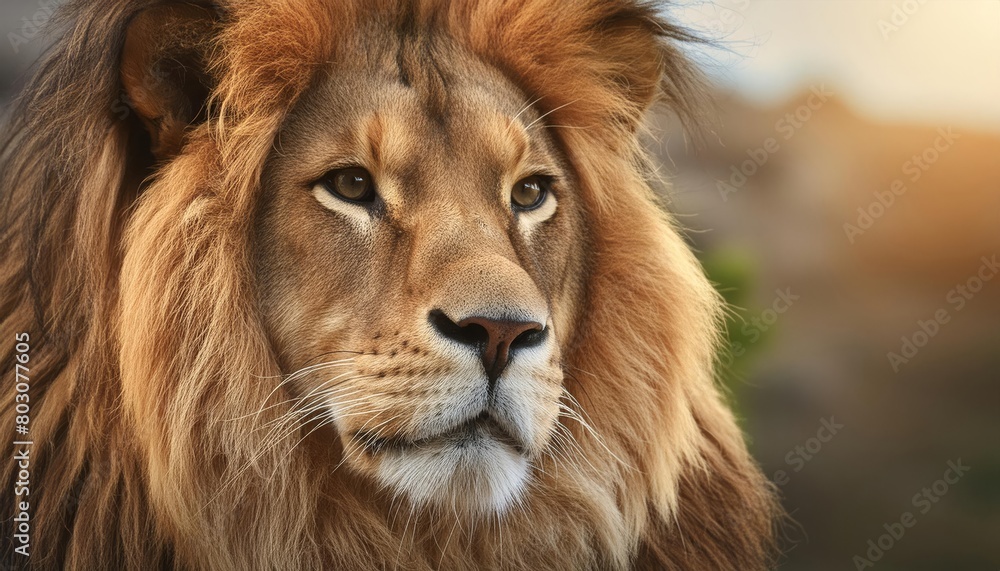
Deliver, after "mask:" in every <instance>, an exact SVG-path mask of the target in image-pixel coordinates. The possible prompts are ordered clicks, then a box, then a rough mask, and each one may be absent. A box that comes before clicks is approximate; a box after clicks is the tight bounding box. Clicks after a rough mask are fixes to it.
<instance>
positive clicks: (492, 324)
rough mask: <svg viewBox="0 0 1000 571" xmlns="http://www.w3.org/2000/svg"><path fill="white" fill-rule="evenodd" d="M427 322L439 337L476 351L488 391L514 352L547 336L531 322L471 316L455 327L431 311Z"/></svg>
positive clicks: (438, 312)
mask: <svg viewBox="0 0 1000 571" xmlns="http://www.w3.org/2000/svg"><path fill="white" fill-rule="evenodd" d="M430 321H431V325H433V326H434V329H436V330H437V332H438V333H440V334H441V335H443V336H445V337H447V338H448V339H451V340H452V341H457V342H458V343H461V344H463V345H468V346H470V347H474V348H475V349H476V350H478V351H479V356H480V358H481V359H482V360H483V368H484V369H485V370H486V376H487V377H488V378H489V380H490V387H491V388H492V386H493V384H494V383H496V380H497V378H499V377H500V373H502V372H503V370H504V368H506V367H507V363H509V362H510V357H511V353H512V352H513V351H515V350H517V349H523V348H527V347H534V346H535V345H538V344H540V343H541V342H542V341H544V340H545V336H546V335H547V334H548V331H547V330H546V329H545V328H544V327H543V326H542V324H541V323H536V322H534V321H514V320H508V319H491V318H489V317H480V316H473V317H466V318H465V319H463V320H461V321H459V322H458V323H455V322H454V321H452V320H451V318H450V317H448V316H447V315H445V313H444V312H443V311H441V310H440V309H435V310H433V311H431V314H430Z"/></svg>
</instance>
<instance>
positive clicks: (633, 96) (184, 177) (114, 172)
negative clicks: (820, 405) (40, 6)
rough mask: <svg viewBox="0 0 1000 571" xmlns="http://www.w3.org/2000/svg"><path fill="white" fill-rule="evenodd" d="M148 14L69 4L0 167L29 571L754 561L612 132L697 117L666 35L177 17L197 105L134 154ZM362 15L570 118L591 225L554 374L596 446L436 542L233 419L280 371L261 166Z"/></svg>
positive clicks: (6, 509)
mask: <svg viewBox="0 0 1000 571" xmlns="http://www.w3.org/2000/svg"><path fill="white" fill-rule="evenodd" d="M159 4H163V3H162V2H154V1H139V0H100V1H94V0H91V1H78V2H74V3H73V4H72V5H70V6H68V7H67V8H66V9H65V10H64V12H63V19H62V20H61V21H60V23H61V25H63V26H64V27H65V30H66V31H65V35H64V36H63V38H62V39H61V40H60V41H59V42H58V43H57V44H56V46H55V47H54V48H53V50H52V51H51V53H50V54H49V55H48V56H47V57H46V58H45V60H44V61H43V62H42V63H41V64H40V67H39V68H38V70H37V72H36V74H35V76H34V78H33V80H32V81H31V83H30V84H29V85H28V87H27V88H26V90H25V92H24V95H23V97H22V99H21V100H20V102H19V104H18V106H17V108H16V110H15V111H14V113H13V115H12V123H11V126H10V127H9V133H10V134H9V135H8V136H7V138H6V140H5V141H4V144H3V148H2V157H0V201H2V202H0V204H2V206H0V213H2V216H3V218H2V226H0V244H2V253H0V256H2V262H0V338H2V339H4V340H5V341H4V344H3V345H2V346H0V351H2V354H3V356H4V362H5V363H11V362H13V356H14V343H13V341H12V340H13V339H14V336H15V334H16V333H19V332H28V333H29V334H30V337H31V367H30V368H31V392H30V397H31V437H32V439H33V441H34V443H35V444H34V448H33V449H32V452H31V454H32V467H31V470H32V479H33V482H32V488H31V496H30V501H31V517H32V528H31V529H32V531H31V538H32V540H31V556H30V562H31V564H32V566H33V567H35V568H43V569H48V568H64V567H69V568H83V569H127V568H132V569H157V568H205V569H318V568H334V569H382V568H394V567H395V566H398V568H400V569H429V568H444V569H469V568H477V567H479V568H500V567H501V566H502V567H504V568H512V569H586V568H595V569H609V568H628V567H633V568H640V569H762V568H765V567H766V566H767V564H768V562H769V560H770V559H769V558H770V556H771V552H772V536H773V530H772V525H773V521H774V518H775V516H776V513H777V510H776V508H775V504H774V502H773V498H772V492H771V490H770V487H769V485H768V484H767V483H766V481H765V480H764V478H763V476H762V475H761V474H760V473H759V470H758V469H757V467H756V465H755V464H754V463H753V461H752V460H751V459H750V457H749V455H748V454H747V451H746V448H745V445H744V443H743V439H742V435H741V434H740V432H739V430H738V428H737V427H736V424H735V422H734V420H733V418H732V415H731V413H730V412H729V411H728V409H727V408H726V406H725V404H724V402H723V401H722V399H721V398H720V396H719V393H718V391H717V389H716V388H715V386H714V383H713V375H712V362H713V356H714V349H715V343H716V334H717V329H718V324H719V321H718V316H719V311H720V302H719V300H718V298H717V296H716V295H715V294H714V292H713V290H712V289H711V287H710V286H709V285H708V283H707V281H706V280H705V278H704V276H703V274H702V272H701V269H700V266H699V265H698V263H697V261H696V260H695V259H694V257H693V256H692V255H691V253H690V251H689V250H688V248H687V247H686V245H685V244H684V242H683V240H682V239H681V238H680V236H679V234H678V232H676V231H675V230H673V228H672V223H671V222H670V221H669V220H668V219H667V218H666V216H665V215H664V214H663V213H662V212H661V211H660V209H659V208H657V206H656V204H657V202H656V200H655V198H654V195H653V192H652V190H651V189H650V185H649V183H648V182H647V178H649V173H648V172H647V171H646V170H645V169H644V168H643V166H642V165H643V164H644V162H645V157H644V154H643V152H642V150H641V149H640V147H639V144H638V142H637V137H636V132H637V130H638V129H639V128H640V127H641V123H642V120H643V117H644V115H645V114H646V112H647V111H648V110H649V108H650V106H651V105H652V104H654V103H655V102H656V101H665V102H666V103H667V104H668V105H670V106H671V107H672V108H673V109H675V110H677V111H679V112H681V113H682V114H687V113H688V112H689V111H690V109H691V107H690V106H691V102H692V101H694V100H695V99H696V98H697V97H698V93H697V89H698V88H697V85H698V81H697V77H696V74H695V73H694V72H693V71H692V69H691V68H690V67H689V64H688V63H686V61H685V60H684V59H683V57H681V55H680V53H679V52H678V50H677V48H676V45H675V44H676V43H677V42H679V41H684V40H690V39H692V38H691V37H690V36H688V35H687V34H686V33H685V32H683V31H682V30H680V29H679V28H677V27H674V26H672V25H670V24H668V23H667V22H665V21H663V19H662V17H661V16H660V15H659V14H658V11H657V7H656V6H655V5H653V4H652V3H645V2H637V1H634V0H580V1H579V2H572V3H571V4H572V7H571V8H568V7H567V6H566V5H564V4H570V3H559V2H556V1H555V0H517V1H510V2H499V1H490V0H463V1H458V2H444V1H436V0H418V1H415V2H406V1H404V0H376V1H361V0H357V1H343V2H339V1H338V2H329V1H323V0H280V1H279V0H275V1H271V2H232V3H229V2H226V3H223V4H224V5H223V6H217V5H214V4H208V3H205V4H204V7H205V10H206V11H210V12H211V13H212V14H213V18H214V21H213V23H212V24H211V26H210V27H209V28H210V33H211V34H212V36H211V37H210V38H208V39H206V40H205V44H204V46H200V45H199V46H198V49H201V47H204V52H203V53H204V54H205V56H204V57H205V58H206V59H207V62H206V63H207V65H206V69H205V70H204V73H205V76H206V78H209V79H208V82H209V85H207V86H206V88H207V89H210V90H211V95H210V99H209V105H208V106H207V110H208V111H207V113H206V114H205V115H206V116H204V117H202V118H201V120H200V122H198V123H197V124H196V125H193V126H192V127H191V128H190V129H188V131H186V132H185V134H184V139H183V151H181V152H180V153H179V154H177V155H176V156H174V157H171V158H168V159H167V160H158V159H157V158H154V152H153V149H154V148H153V146H152V145H151V141H150V140H149V136H148V135H147V134H146V131H145V130H144V125H143V123H142V121H141V120H140V118H139V117H138V116H137V114H136V113H135V110H134V108H133V107H132V106H130V105H133V106H134V105H135V104H136V102H135V101H130V100H128V99H127V98H126V97H125V96H124V94H123V87H122V82H121V79H120V62H119V58H120V54H121V53H122V50H123V46H124V44H125V41H126V40H125V38H126V35H127V30H128V26H129V25H130V22H132V21H133V20H134V19H135V18H136V16H137V15H138V14H140V13H142V12H143V11H144V10H146V9H148V8H149V7H151V6H154V5H159ZM195 4H200V3H195ZM372 12H376V13H380V14H381V15H382V17H383V18H385V19H386V20H387V21H389V22H392V23H393V24H394V25H395V26H397V27H398V28H400V29H402V28H403V27H407V28H408V29H410V28H415V29H418V30H424V29H433V30H435V32H436V33H447V34H450V35H451V36H452V37H453V38H455V40H456V41H457V42H459V43H460V44H461V45H463V46H465V47H466V48H467V49H468V50H469V51H471V52H472V53H474V54H476V55H477V56H478V57H480V58H481V59H482V60H483V61H486V62H488V63H489V64H491V65H493V66H495V67H497V68H498V69H500V70H501V71H502V72H503V73H504V74H505V75H506V76H507V77H509V78H510V79H511V80H512V81H513V82H514V83H515V84H516V85H518V86H519V87H520V88H521V89H523V90H524V91H525V93H526V94H527V95H528V96H529V97H530V98H531V99H532V100H537V101H538V103H537V105H538V107H539V111H540V112H541V113H550V115H548V120H550V121H551V122H552V123H554V124H561V125H572V126H576V127H578V128H575V129H562V130H559V131H558V134H557V138H558V142H559V145H560V147H561V148H562V149H563V151H564V152H565V153H566V156H567V157H568V159H569V161H570V163H571V164H572V168H573V169H574V171H575V173H576V175H577V176H578V177H579V180H580V187H581V192H582V193H583V201H584V203H585V204H586V212H587V224H588V228H589V231H590V234H591V238H590V239H591V242H590V245H589V250H588V253H589V256H590V259H589V260H588V265H589V268H588V272H589V273H588V276H587V295H586V300H585V303H586V305H587V311H588V319H587V321H586V322H585V323H586V325H585V327H584V328H583V329H581V330H580V331H577V332H576V334H575V337H574V339H573V341H572V343H571V346H570V347H569V349H567V350H566V353H565V354H564V361H565V365H564V368H565V371H566V375H567V376H566V381H565V384H566V387H567V388H568V389H569V391H570V392H571V393H572V394H573V395H574V396H575V398H577V399H579V400H580V401H581V402H582V404H583V406H584V407H585V409H586V410H587V412H588V413H589V415H590V417H591V418H590V420H591V423H592V424H593V425H594V428H595V429H596V431H597V432H598V433H600V434H601V436H602V439H601V440H598V439H596V438H593V437H591V436H590V435H589V434H588V433H587V432H585V431H582V430H579V431H578V428H579V427H573V430H574V432H578V434H576V436H577V440H578V443H579V446H578V448H577V452H578V454H579V455H580V459H579V461H578V464H579V466H578V468H579V470H578V472H577V473H576V475H575V478H576V479H575V480H573V481H572V482H569V483H565V485H564V487H563V488H561V491H560V492H559V494H556V493H549V494H545V493H540V494H538V497H537V498H534V499H533V500H532V501H531V502H529V503H528V504H527V505H526V506H525V508H524V509H523V510H521V511H519V512H513V513H511V514H509V515H508V516H507V517H506V519H505V520H504V521H502V522H500V521H496V522H483V523H481V525H479V526H478V527H474V528H463V529H461V530H460V531H458V532H456V531H455V527H456V525H455V524H456V522H455V521H454V520H453V519H451V518H450V516H449V515H448V514H440V513H434V512H428V513H422V514H421V513H418V514H411V517H412V518H416V520H415V521H410V520H407V518H406V514H404V515H403V517H396V516H398V515H399V514H391V516H387V514H386V513H385V509H384V508H385V506H386V505H387V504H386V503H385V502H384V501H382V500H381V499H379V494H380V492H379V490H377V489H375V487H374V486H372V485H371V484H368V483H366V482H365V481H361V480H360V479H358V478H355V477H352V476H351V475H350V473H345V471H338V472H337V473H336V474H331V473H330V467H331V466H335V465H337V462H338V458H337V457H336V455H337V451H335V450H330V449H328V448H326V447H323V446H320V445H317V444H316V443H313V442H311V441H309V439H308V438H307V439H305V440H304V441H303V442H302V443H301V444H298V441H299V440H300V439H302V437H303V436H305V435H306V432H307V431H306V430H302V431H301V433H296V434H293V435H289V436H288V437H287V438H285V439H283V440H281V441H279V442H265V440H266V439H267V438H268V437H269V433H268V432H267V431H266V430H263V431H262V430H260V429H259V428H260V425H261V423H266V422H268V421H270V420H274V419H276V418H278V417H279V416H280V414H281V411H280V407H275V408H272V409H270V410H266V411H264V412H261V413H260V414H257V415H255V414H253V413H254V412H255V411H258V410H259V409H260V403H262V402H280V401H282V400H284V399H282V398H277V397H272V398H271V400H270V401H269V400H268V399H269V396H270V395H271V393H272V391H273V389H274V385H275V382H274V380H273V379H275V378H278V377H280V375H281V374H282V372H283V371H281V370H280V369H279V367H278V364H277V362H276V360H275V358H274V355H273V352H272V349H271V347H270V345H269V341H268V338H267V335H266V334H265V332H264V331H263V329H262V327H261V323H260V318H259V312H258V308H257V305H256V304H257V299H256V297H255V296H256V292H255V289H254V286H255V284H254V283H253V279H252V277H251V271H250V269H249V268H250V267H251V265H252V263H253V262H252V256H253V251H252V247H251V246H252V243H251V234H252V227H251V226H252V221H253V220H254V215H255V212H256V208H257V207H258V206H259V205H258V204H257V197H258V194H259V193H258V192H257V190H258V188H259V186H260V180H261V177H262V171H263V168H264V164H265V160H266V159H267V157H268V155H269V153H271V151H272V145H273V143H274V140H275V135H276V133H277V131H278V129H279V128H280V126H281V125H282V123H283V121H284V120H285V116H286V114H287V113H288V112H289V110H290V109H291V107H292V106H293V104H294V103H295V101H296V100H297V99H298V98H299V96H300V95H301V94H302V93H303V92H304V91H305V90H306V89H307V88H308V86H309V85H310V84H311V82H312V81H313V78H314V74H315V73H316V71H317V70H318V69H320V67H321V66H322V65H323V64H324V62H327V61H331V60H334V59H336V58H338V57H348V56H349V54H344V53H343V50H344V49H345V46H346V45H347V43H346V42H344V41H341V40H342V38H340V37H338V34H341V33H343V31H344V30H348V31H349V30H352V29H354V26H353V25H352V24H353V23H354V22H356V21H358V19H359V18H362V17H363V16H364V14H370V13H372ZM400 33H402V32H400ZM157 189H170V192H155V190H157ZM13 398H14V393H13V391H11V390H5V391H4V392H3V394H2V395H0V403H2V405H0V425H2V426H6V427H10V426H13V425H14V422H13V417H14V414H15V410H14V400H13ZM265 444H266V445H265ZM297 444H298V445H297ZM0 472H2V474H3V478H4V480H3V481H4V482H5V484H4V491H3V492H2V493H0V514H3V515H2V516H0V517H2V518H3V519H4V521H5V522H6V521H8V519H7V518H9V517H11V514H13V513H15V502H16V501H20V500H21V499H23V498H17V497H14V496H13V495H12V494H11V486H9V485H8V484H7V483H9V482H13V481H14V480H15V479H16V473H17V465H16V463H15V462H13V461H11V460H10V459H9V455H8V460H7V461H6V462H4V463H3V464H2V465H0ZM568 477H569V476H566V478H568ZM403 520H407V521H406V523H405V525H404V521H403ZM8 529H9V526H8ZM453 533H455V534H457V536H456V537H455V538H454V539H451V540H450V542H445V540H444V538H449V537H451V535H452V534H453ZM5 541H6V540H5ZM12 549H13V545H12V544H10V543H5V544H4V550H3V561H5V562H12V563H18V561H20V559H19V557H20V556H19V555H17V554H14V553H13V552H12ZM401 553H403V555H400V554H401ZM407 554H409V555H407Z"/></svg>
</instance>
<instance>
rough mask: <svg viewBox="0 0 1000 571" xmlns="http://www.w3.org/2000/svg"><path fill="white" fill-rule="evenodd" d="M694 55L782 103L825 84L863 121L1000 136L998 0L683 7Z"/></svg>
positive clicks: (753, 93)
mask: <svg viewBox="0 0 1000 571" xmlns="http://www.w3.org/2000/svg"><path fill="white" fill-rule="evenodd" d="M669 12H670V14H671V15H672V16H673V17H674V18H675V19H676V20H677V21H679V22H682V23H684V24H685V25H687V26H689V27H691V28H693V29H695V30H698V31H701V32H702V33H703V35H705V36H708V37H709V38H711V39H714V40H716V41H717V43H718V44H719V45H720V46H721V47H722V48H724V49H709V48H704V49H696V50H694V52H695V53H694V55H695V57H696V58H697V59H698V60H699V61H700V62H702V64H703V67H705V68H706V70H707V71H708V72H709V74H710V75H711V76H712V77H713V78H714V79H716V80H717V81H718V82H719V83H721V84H722V85H724V86H729V87H732V88H733V89H735V90H737V91H739V92H741V93H743V94H744V95H745V96H746V97H747V98H749V99H751V100H753V101H755V102H759V103H776V102H780V101H781V100H783V99H785V98H787V97H789V96H791V95H792V94H794V93H795V92H797V91H799V90H800V89H802V88H803V87H804V86H808V85H811V84H819V83H824V82H825V83H826V84H827V86H828V87H832V88H833V89H835V90H839V91H843V92H844V93H843V94H844V99H845V100H846V101H847V102H848V103H849V104H851V105H852V106H853V107H855V108H856V109H857V110H858V111H859V112H861V113H862V114H866V115H870V116H872V117H874V118H876V119H881V120H890V121H916V122H921V123H933V124H955V125H963V126H972V127H976V128H981V129H988V130H991V131H1000V0H676V5H675V6H674V7H673V8H671V9H670V10H669Z"/></svg>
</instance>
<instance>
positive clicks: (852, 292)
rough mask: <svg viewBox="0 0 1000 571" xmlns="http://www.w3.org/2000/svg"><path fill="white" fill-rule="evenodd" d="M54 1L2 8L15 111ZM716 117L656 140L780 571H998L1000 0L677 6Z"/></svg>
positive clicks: (762, 0) (4, 89)
mask: <svg viewBox="0 0 1000 571" xmlns="http://www.w3.org/2000/svg"><path fill="white" fill-rule="evenodd" d="M56 4H57V2H56V1H55V0H2V4H0V32H2V33H3V38H2V39H0V114H2V113H4V112H5V111H4V110H5V109H6V104H5V103H6V101H8V99H9V97H10V96H11V95H12V94H13V93H14V92H16V90H17V87H18V86H19V85H21V84H22V83H23V79H24V73H25V70H26V69H27V68H28V65H29V64H30V62H32V61H33V60H34V59H35V58H36V57H37V55H38V54H39V52H40V51H41V50H42V49H43V48H44V46H45V45H46V42H47V39H46V38H45V37H44V35H43V32H42V31H41V26H42V25H44V23H45V22H46V21H47V20H48V18H49V17H50V15H51V12H52V8H53V7H54V6H55V5H56ZM669 13H670V14H671V16H672V17H673V18H674V19H676V20H677V21H679V22H682V23H684V24H685V25H687V26H689V27H690V28H691V29H692V30H694V31H696V32H698V33H700V34H701V35H702V36H704V37H706V38H708V39H709V40H712V44H711V46H693V47H689V52H690V54H691V56H692V57H693V58H695V59H696V60H697V61H698V63H699V64H700V65H701V66H702V67H703V69H704V70H705V72H706V73H707V74H708V75H709V77H710V78H711V79H712V82H713V90H714V91H715V95H716V98H717V107H716V110H715V111H714V112H713V113H712V115H711V117H710V118H709V119H710V121H709V124H708V131H709V135H708V136H707V137H706V142H705V143H704V144H703V145H702V146H700V147H699V146H695V145H693V144H691V143H690V142H689V139H688V138H687V137H685V135H684V134H683V133H682V132H681V131H680V130H679V129H678V127H677V125H676V121H672V120H670V119H669V118H668V117H666V116H664V117H661V118H659V119H658V120H657V121H655V125H654V126H653V130H652V131H653V132H652V136H651V137H650V142H649V145H650V146H651V149H652V150H653V152H655V153H657V154H658V155H659V156H660V157H661V158H662V162H663V165H664V167H663V171H662V174H663V175H664V176H665V177H666V178H667V179H668V180H669V181H670V183H671V189H670V190H669V192H668V193H667V194H668V197H667V200H668V203H669V205H670V208H671V210H672V211H674V212H675V213H676V214H677V215H678V217H679V219H680V221H681V223H682V224H683V225H684V226H685V227H686V228H687V229H688V236H689V239H690V241H691V243H692V245H693V246H694V247H695V248H696V249H697V251H698V253H699V256H700V257H701V259H702V261H703V263H704V264H705V267H706V269H707V270H708V272H709V274H710V276H711V278H712V279H713V281H714V282H715V283H716V284H717V286H718V288H719V290H720V291H721V292H722V293H723V295H724V296H725V297H726V298H727V300H729V302H730V303H731V304H732V305H733V315H732V317H731V319H730V320H729V334H728V349H727V351H725V352H724V354H722V355H720V362H721V364H722V368H723V372H722V376H723V378H724V381H725V382H726V384H727V385H728V387H729V389H730V392H731V395H732V399H733V402H734V406H735V407H736V409H737V411H738V414H739V416H740V418H741V422H742V423H743V426H744V428H745V430H746V431H747V433H748V435H749V438H750V439H751V447H752V449H753V452H754V454H755V456H756V457H757V458H758V459H759V461H760V462H761V463H762V465H763V468H764V470H765V472H766V473H767V475H768V476H769V477H770V478H771V479H772V480H773V481H774V483H775V485H776V486H777V487H778V489H779V490H780V492H781V494H782V499H783V503H784V505H785V508H786V509H787V510H788V512H789V513H790V514H791V516H792V517H793V518H794V520H795V522H796V524H797V525H796V526H795V527H793V528H791V529H789V530H788V531H787V533H786V535H788V538H787V548H788V551H787V554H786V556H785V557H784V559H783V560H782V562H781V565H780V567H779V568H780V569H783V570H814V569H815V570H825V569H871V568H875V569H880V570H886V571H889V570H904V569H905V570H911V569H912V570H979V569H983V570H997V569H1000V387H998V380H1000V1H998V0H713V1H707V0H705V1H702V0H678V1H676V2H675V3H674V5H673V6H672V7H671V8H670V9H669Z"/></svg>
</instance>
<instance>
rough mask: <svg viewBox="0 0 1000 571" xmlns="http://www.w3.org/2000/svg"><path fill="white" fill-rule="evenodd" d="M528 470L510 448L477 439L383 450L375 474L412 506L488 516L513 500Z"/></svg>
mask: <svg viewBox="0 0 1000 571" xmlns="http://www.w3.org/2000/svg"><path fill="white" fill-rule="evenodd" d="M528 470H529V467H528V461H527V460H526V459H525V458H524V457H523V456H521V455H520V454H518V453H517V452H515V451H514V450H513V449H511V448H510V447H508V446H506V445H505V444H502V443H500V442H497V441H495V440H493V439H489V438H478V439H477V440H476V441H475V442H470V443H467V444H465V445H462V446H458V445H454V444H443V443H441V444H439V443H434V444H430V445H424V446H420V447H413V448H409V449H406V450H394V451H388V452H387V453H386V454H384V456H383V458H382V461H381V463H380V466H379V469H378V479H379V481H380V482H381V483H382V484H383V485H385V486H387V487H388V488H390V489H392V490H396V491H400V492H402V493H404V494H405V495H406V496H407V497H408V498H409V499H410V501H412V502H413V503H414V504H416V505H434V506H436V507H439V508H441V509H447V510H457V511H462V512H466V513H470V512H471V514H472V515H488V514H493V513H504V512H505V511H507V510H508V509H509V508H510V507H511V506H513V505H514V504H515V503H517V501H518V500H519V498H520V496H521V493H522V492H523V491H524V488H525V485H526V483H527V480H528Z"/></svg>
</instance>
